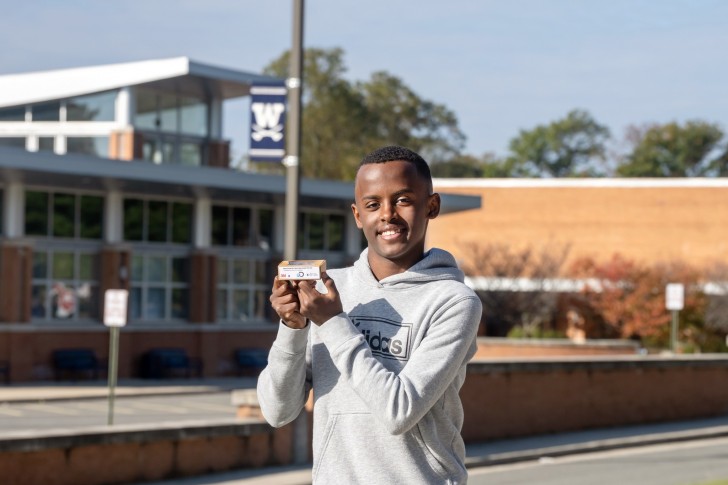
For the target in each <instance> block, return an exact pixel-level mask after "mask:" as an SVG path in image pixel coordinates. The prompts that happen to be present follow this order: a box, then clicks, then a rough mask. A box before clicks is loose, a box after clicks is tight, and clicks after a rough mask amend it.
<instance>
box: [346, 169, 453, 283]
mask: <svg viewBox="0 0 728 485" xmlns="http://www.w3.org/2000/svg"><path fill="white" fill-rule="evenodd" d="M354 195H355V203H354V204H352V206H351V209H352V211H353V212H354V218H355V219H356V225H357V227H359V229H362V230H363V231H364V236H365V237H366V238H367V243H368V245H369V266H370V267H371V269H372V272H373V273H374V276H375V277H376V278H377V279H378V280H381V279H383V278H386V277H387V276H391V275H393V274H397V273H402V272H404V271H406V270H407V269H409V268H410V267H411V266H412V265H413V264H415V263H416V262H418V261H419V260H420V259H422V255H423V253H424V250H425V234H426V232H427V223H428V221H429V220H430V219H434V218H435V217H437V215H438V214H439V212H440V196H439V195H438V194H430V188H429V184H428V183H427V182H426V181H425V180H424V178H423V177H422V176H421V175H419V174H418V173H417V169H416V168H415V166H414V164H412V163H411V162H404V161H392V162H383V163H369V164H365V165H362V166H361V168H359V172H358V173H357V175H356V185H355V188H354Z"/></svg>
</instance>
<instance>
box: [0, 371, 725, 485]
mask: <svg viewBox="0 0 728 485" xmlns="http://www.w3.org/2000/svg"><path fill="white" fill-rule="evenodd" d="M254 385H255V379H253V378H242V379H241V378H230V379H207V380H187V379H186V380H167V381H147V380H122V381H120V382H119V385H118V387H117V388H116V395H117V396H139V395H146V396H151V395H172V394H193V393H205V392H221V391H232V390H234V389H241V388H251V387H254ZM107 396H108V388H107V387H106V383H105V382H98V381H97V382H91V383H88V382H79V383H73V384H69V383H54V382H48V383H33V384H14V385H10V386H5V385H0V405H3V404H5V403H8V404H9V403H20V402H39V401H51V400H61V399H64V400H75V399H99V398H105V397H107ZM719 436H728V414H727V415H725V416H721V417H715V418H708V419H696V420H692V421H680V422H671V423H657V424H648V425H639V426H624V427H616V428H606V429H597V430H589V431H579V432H571V433H560V434H553V435H543V436H534V437H526V438H518V439H510V440H497V441H492V442H488V443H482V444H470V445H468V446H467V450H466V453H467V458H466V464H467V466H468V467H475V466H487V465H494V464H503V463H515V462H518V461H526V460H537V459H539V458H543V457H555V456H564V455H569V454H576V453H586V452H591V451H603V450H610V449H617V448H625V447H632V446H642V445H647V444H657V443H668V442H676V441H687V440H692V439H700V438H710V437H719ZM310 480H311V478H310V471H309V468H308V466H304V467H277V468H266V469H259V470H241V471H234V472H227V473H221V474H216V475H214V476H210V475H207V476H202V477H194V478H189V479H183V480H180V479H177V480H174V481H165V482H157V484H158V485H172V484H176V485H202V484H213V483H214V484H215V485H233V484H235V485H263V484H276V485H306V484H310Z"/></svg>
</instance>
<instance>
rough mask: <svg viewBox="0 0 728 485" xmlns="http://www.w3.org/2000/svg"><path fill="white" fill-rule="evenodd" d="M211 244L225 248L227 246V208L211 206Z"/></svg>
mask: <svg viewBox="0 0 728 485" xmlns="http://www.w3.org/2000/svg"><path fill="white" fill-rule="evenodd" d="M210 230H211V232H212V234H211V236H212V244H213V245H215V246H225V245H227V244H228V208H227V207H224V206H219V205H213V206H212V224H211V227H210Z"/></svg>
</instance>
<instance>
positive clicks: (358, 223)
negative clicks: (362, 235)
mask: <svg viewBox="0 0 728 485" xmlns="http://www.w3.org/2000/svg"><path fill="white" fill-rule="evenodd" d="M351 212H352V214H354V220H355V221H356V227H358V228H359V229H362V227H363V226H362V225H361V221H360V220H359V211H358V210H357V209H356V204H351Z"/></svg>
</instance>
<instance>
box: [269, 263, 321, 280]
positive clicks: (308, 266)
mask: <svg viewBox="0 0 728 485" xmlns="http://www.w3.org/2000/svg"><path fill="white" fill-rule="evenodd" d="M324 271H326V260H325V259H296V260H291V261H282V262H281V264H279V265H278V279H279V280H320V279H321V273H323V272H324Z"/></svg>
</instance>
